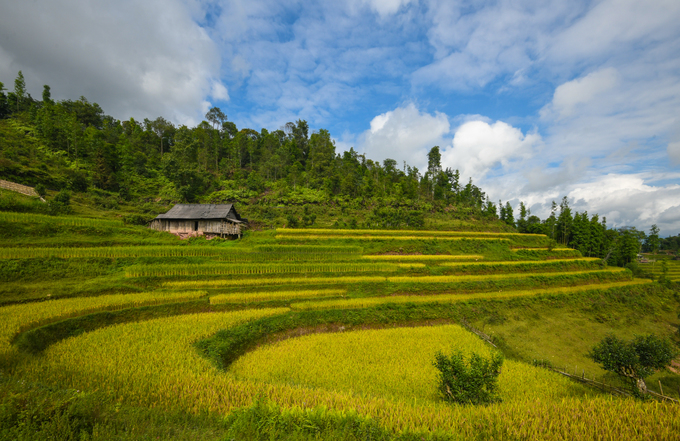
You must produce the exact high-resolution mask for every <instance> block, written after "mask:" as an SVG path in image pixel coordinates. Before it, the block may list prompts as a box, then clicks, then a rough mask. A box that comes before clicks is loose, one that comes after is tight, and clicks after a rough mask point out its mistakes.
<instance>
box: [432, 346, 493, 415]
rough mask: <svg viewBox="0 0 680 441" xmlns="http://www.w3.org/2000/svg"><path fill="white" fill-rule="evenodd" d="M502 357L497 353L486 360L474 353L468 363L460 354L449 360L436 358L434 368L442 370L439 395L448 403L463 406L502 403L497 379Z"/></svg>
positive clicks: (447, 358) (448, 358)
mask: <svg viewBox="0 0 680 441" xmlns="http://www.w3.org/2000/svg"><path fill="white" fill-rule="evenodd" d="M502 365H503V355H501V354H499V353H496V354H494V355H493V356H491V358H484V357H482V356H481V355H479V354H476V353H472V354H471V355H470V357H469V359H468V360H466V359H465V356H464V355H463V353H462V352H461V351H455V352H454V353H453V354H451V356H450V357H447V356H446V355H444V354H443V353H441V352H438V353H437V354H436V355H435V362H434V366H435V367H436V368H437V369H438V370H439V387H438V389H439V393H440V394H441V396H442V398H443V399H444V400H445V401H449V402H452V403H461V404H486V403H493V402H495V401H500V397H499V396H498V376H499V375H500V373H501V366H502Z"/></svg>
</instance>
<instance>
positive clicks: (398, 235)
mask: <svg viewBox="0 0 680 441" xmlns="http://www.w3.org/2000/svg"><path fill="white" fill-rule="evenodd" d="M6 217H7V218H8V219H16V220H12V221H13V222H23V221H26V219H29V218H24V217H21V216H15V217H12V216H6ZM30 219H32V221H36V222H37V221H40V219H39V218H30ZM64 222H66V220H65V221H64ZM73 222H81V223H82V225H88V224H87V222H88V221H87V220H82V221H77V220H76V221H73ZM272 237H273V236H272V235H270V236H268V237H267V239H266V240H267V242H265V243H264V244H263V243H251V244H248V243H247V242H246V243H244V244H241V243H236V244H234V243H228V244H225V246H205V245H204V246H195V245H192V246H187V245H184V244H182V245H180V246H168V245H163V246H145V247H90V248H57V247H40V248H20V247H7V248H4V249H3V248H0V259H5V260H6V261H10V260H11V261H16V262H19V263H21V262H22V259H24V260H35V259H36V258H57V259H82V260H83V262H84V263H83V265H87V263H86V258H109V259H112V260H113V261H115V260H116V259H118V258H125V259H127V260H125V261H124V262H123V263H121V264H120V267H117V266H114V267H113V269H111V270H110V274H107V275H106V277H108V278H109V279H110V280H113V281H114V282H115V283H117V284H119V285H115V284H114V286H124V287H125V288H126V289H130V287H131V286H150V287H151V289H149V290H148V291H147V292H142V293H127V294H126V293H122V292H121V293H114V294H111V293H108V294H104V295H94V296H90V297H76V298H68V299H56V300H46V301H41V302H34V303H25V304H16V305H8V306H3V307H0V356H2V357H3V360H4V361H3V362H2V363H1V364H2V366H4V367H6V368H7V367H8V366H9V369H10V370H11V372H12V374H14V375H17V376H20V377H21V378H25V379H26V380H28V381H40V382H42V383H44V384H47V385H50V386H54V387H62V388H74V389H78V390H95V389H96V390H99V391H101V392H102V393H105V394H106V395H108V396H111V397H113V398H114V399H116V400H119V401H120V402H124V403H126V404H129V405H132V406H146V407H155V408H160V409H167V410H171V411H183V412H190V413H195V414H201V413H205V412H213V413H217V414H220V415H224V414H226V413H228V412H231V411H233V410H234V409H237V408H239V407H242V406H247V405H249V404H250V403H251V402H252V401H253V399H254V398H255V397H257V396H265V397H267V398H268V399H270V400H272V401H273V402H275V403H278V404H279V405H282V406H284V407H296V406H297V407H300V408H316V407H319V406H325V407H327V408H331V409H334V410H338V411H351V410H353V411H356V412H358V413H359V414H361V415H366V416H369V417H371V418H375V419H376V420H377V421H379V422H380V424H381V425H382V426H384V427H386V428H388V429H389V430H392V431H395V432H400V431H413V432H417V433H422V434H424V435H423V436H427V435H428V434H432V433H439V432H446V433H448V434H449V435H451V436H453V437H454V438H456V437H458V438H460V439H484V437H486V438H488V439H506V438H507V439H630V438H631V437H635V436H637V435H638V434H640V433H649V434H654V436H653V437H652V438H657V439H673V438H672V437H673V436H675V435H677V433H678V432H679V431H680V411H679V410H678V409H680V406H672V405H669V404H663V403H652V402H647V403H642V402H637V401H632V400H620V399H614V398H612V397H610V396H606V395H603V394H602V393H600V392H598V391H595V390H593V389H588V388H586V387H585V386H583V385H581V384H579V383H575V382H572V381H570V380H568V379H567V378H565V377H563V376H560V375H558V374H556V373H553V372H550V371H548V370H545V369H539V368H537V367H533V366H531V365H529V364H526V363H522V362H520V361H514V360H506V361H505V364H504V367H503V370H502V376H501V381H500V385H501V396H502V398H503V402H502V403H497V404H493V405H491V406H487V407H474V406H451V405H449V404H445V403H443V402H442V400H441V399H440V397H438V396H437V393H436V387H434V383H435V382H436V372H435V369H434V367H433V365H432V360H433V359H434V354H435V353H436V352H437V351H444V352H448V351H451V350H453V349H460V350H464V351H474V352H477V353H482V354H489V353H491V351H492V349H491V348H490V347H489V346H488V345H487V344H485V343H483V342H482V341H481V340H480V339H478V338H477V337H476V336H474V335H473V334H471V333H470V332H468V331H466V330H465V329H463V328H461V327H460V326H458V325H456V324H451V323H450V321H451V317H452V316H447V317H446V320H444V319H443V318H442V320H441V321H437V317H435V318H434V319H433V320H434V322H436V323H437V324H438V326H423V327H413V323H393V322H389V320H388V318H387V316H386V315H385V316H384V317H383V316H382V315H381V314H382V312H381V311H388V310H389V308H395V309H398V308H399V305H402V306H404V307H405V308H406V307H408V308H413V309H418V308H419V307H425V306H427V307H431V306H432V305H440V306H441V305H455V304H457V303H458V304H462V302H472V303H471V304H474V305H478V306H480V305H481V306H483V305H484V303H483V302H480V301H482V300H483V301H488V302H503V301H504V300H507V299H515V298H519V297H525V298H531V297H535V296H545V297H548V298H550V296H553V297H552V298H555V299H564V298H565V297H568V296H570V295H577V294H579V293H583V292H586V291H591V290H592V291H597V290H616V289H619V288H630V287H636V286H643V285H645V284H647V283H649V281H648V280H637V279H633V277H632V273H631V272H630V271H628V270H626V269H622V268H612V267H603V266H601V265H600V264H599V261H598V260H597V259H587V258H583V257H581V256H580V255H578V252H574V251H573V250H562V251H557V250H552V251H549V250H547V248H546V249H526V250H519V251H517V250H512V249H511V245H513V244H516V243H518V242H522V241H525V242H534V243H538V244H539V245H540V243H541V241H544V242H545V241H547V240H546V238H545V237H543V236H529V237H525V236H522V235H517V234H513V233H479V232H473V233H465V232H440V231H401V230H400V231H389V230H318V229H317V230H313V229H307V230H289V229H283V230H278V231H277V234H276V236H275V239H273V238H272ZM344 239H352V240H354V241H363V240H367V241H372V240H385V241H390V240H396V241H405V242H408V241H417V240H430V239H436V240H437V241H440V240H441V241H470V242H471V243H475V241H480V242H483V241H495V244H494V247H496V248H493V250H492V251H486V250H488V248H484V247H478V246H477V245H473V246H471V247H470V248H469V252H455V251H456V249H461V248H452V249H453V252H451V254H422V251H418V254H416V253H409V252H408V250H407V252H404V251H402V250H401V246H402V245H395V247H394V249H389V250H386V251H385V252H381V253H380V252H375V249H377V248H373V251H372V252H369V253H366V252H365V251H364V249H363V247H362V246H356V243H354V244H352V246H347V245H345V244H346V243H347V242H343V241H342V240H344ZM334 240H340V241H338V242H333V241H334ZM291 241H296V242H295V243H291ZM320 241H322V242H320ZM320 243H321V245H320ZM425 249H427V248H425ZM480 250H481V251H480ZM447 252H449V251H447ZM499 256H500V257H499ZM525 256H526V257H525ZM503 257H505V260H503ZM138 258H142V259H139V260H137V259H138ZM144 259H147V260H144ZM517 259H521V260H517ZM116 265H117V264H116ZM669 274H671V273H670V272H669ZM673 274H674V273H673ZM109 279H107V280H109ZM388 294H389V295H388ZM189 302H194V303H197V304H200V305H201V308H202V309H201V311H204V312H201V313H193V312H192V313H190V314H189V313H185V314H182V315H173V316H168V317H162V318H153V319H143V320H140V321H137V322H132V323H119V324H115V325H110V326H108V325H107V326H104V327H101V328H100V329H96V330H94V331H91V332H86V333H83V334H81V335H77V336H74V337H72V338H64V339H62V340H61V341H58V342H57V343H55V344H52V345H51V346H49V347H48V348H47V349H46V350H45V351H44V352H43V353H42V354H41V355H40V356H37V357H35V356H30V355H27V354H24V353H20V352H19V350H18V349H17V347H16V346H14V345H12V342H13V341H14V339H15V337H16V336H17V335H18V334H20V333H23V332H31V330H33V329H35V328H37V327H40V326H43V327H44V328H42V329H43V330H45V329H46V330H49V329H50V326H52V325H54V324H56V323H57V322H60V321H64V320H69V319H70V318H75V317H81V316H84V315H87V314H93V313H100V312H102V311H117V310H122V309H126V308H140V307H142V306H146V307H148V306H155V305H165V304H168V303H173V304H175V303H177V304H190V303H189ZM266 302H272V303H266ZM474 302H478V303H474ZM272 306H275V308H274V307H272ZM481 306H480V307H481ZM381 308H383V309H381ZM372 310H374V311H377V312H376V314H377V316H378V317H380V320H383V319H384V322H382V321H379V322H378V323H379V324H380V325H386V326H387V325H389V326H391V327H395V328H394V329H365V330H361V331H352V332H337V333H333V334H329V333H321V334H314V335H307V336H303V337H300V335H301V334H304V333H306V332H311V331H310V329H311V330H314V326H319V327H324V326H335V325H337V326H336V327H335V328H333V330H336V331H342V330H343V329H344V327H340V326H339V324H338V323H336V322H334V321H333V320H336V321H337V320H338V317H340V318H341V319H342V320H348V321H351V320H355V321H356V323H355V324H357V326H361V323H362V322H361V321H360V317H363V316H361V313H362V312H364V311H372ZM442 310H444V309H442ZM327 313H328V314H330V313H334V314H335V315H332V314H331V315H324V314H327ZM296 317H297V318H299V319H300V320H302V319H304V318H305V317H306V319H308V320H312V319H314V320H317V321H316V322H313V321H311V322H310V323H311V324H309V325H308V327H307V328H300V329H298V326H301V325H298V324H297V323H296V322H291V320H294V319H295V318H296ZM331 318H332V319H331ZM373 324H374V325H375V323H373ZM418 324H423V323H418ZM426 324H429V322H428V323H426ZM251 325H252V327H253V328H252V329H251V328H248V326H251ZM404 325H409V327H406V326H404ZM268 326H269V327H270V328H271V329H273V330H274V331H271V332H272V333H273V334H274V335H269V334H266V333H265V334H262V335H261V334H259V333H262V332H265V331H264V330H267V329H270V328H268ZM244 329H245V330H244ZM324 329H325V328H324ZM268 332H269V331H268ZM249 333H250V334H249ZM277 333H278V334H277ZM244 335H245V336H249V337H248V338H251V340H247V341H245V340H244V341H243V342H241V343H238V342H239V341H240V340H238V338H245V337H243V336H244ZM219 336H223V337H224V338H225V340H224V341H223V342H222V343H223V344H225V345H226V344H232V343H234V342H236V343H234V344H235V345H236V346H234V347H235V348H236V349H237V350H238V351H240V352H238V354H242V355H241V356H240V357H238V358H236V361H235V362H234V363H232V364H230V365H227V366H221V367H226V368H227V369H226V370H223V369H221V368H220V366H218V365H216V364H215V363H214V359H213V361H211V359H210V358H209V357H211V356H213V355H214V354H215V353H217V352H219V350H220V348H219V345H218V346H216V347H211V350H210V351H208V350H205V349H204V347H203V346H201V344H202V343H204V342H205V341H207V340H205V339H206V338H208V337H211V338H212V337H219ZM268 338H272V340H271V341H278V340H281V341H278V342H276V343H274V344H265V343H267V342H268V341H269V340H268ZM239 345H240V346H239ZM249 345H250V346H249ZM254 348H257V349H255V350H252V351H250V350H249V349H254ZM211 354H213V355H211ZM238 354H237V355H238ZM234 357H236V356H235V355H234ZM622 418H623V419H624V420H625V421H626V424H620V421H621V419H622ZM485 430H490V432H488V433H487V432H484V431H485ZM480 436H481V437H482V438H480Z"/></svg>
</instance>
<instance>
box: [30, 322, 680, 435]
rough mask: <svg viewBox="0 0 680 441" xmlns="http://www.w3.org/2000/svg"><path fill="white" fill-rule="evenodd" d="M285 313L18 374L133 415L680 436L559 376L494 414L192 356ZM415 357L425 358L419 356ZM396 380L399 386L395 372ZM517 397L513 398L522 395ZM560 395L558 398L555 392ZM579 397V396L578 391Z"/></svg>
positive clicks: (672, 411)
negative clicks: (273, 408) (259, 410)
mask: <svg viewBox="0 0 680 441" xmlns="http://www.w3.org/2000/svg"><path fill="white" fill-rule="evenodd" d="M283 311H285V309H278V310H258V311H245V312H229V313H208V314H199V315H188V316H177V317H167V318H162V319H156V320H150V321H147V322H139V323H128V324H122V325H116V326H111V327H107V328H102V329H99V330H96V331H93V332H90V333H87V334H84V335H81V336H78V337H76V338H71V339H67V340H64V341H61V342H59V343H57V344H56V345H53V346H51V347H50V348H49V349H48V350H47V351H46V353H45V354H44V356H43V357H40V358H39V359H35V360H32V362H31V363H28V364H24V365H22V366H21V367H20V368H19V369H17V370H18V371H20V372H19V373H20V374H21V375H23V376H24V377H25V378H27V379H29V380H31V379H33V380H35V381H40V382H41V383H43V384H45V383H50V384H55V385H59V387H62V388H63V387H73V388H77V389H80V390H83V389H85V390H93V389H97V390H100V391H102V392H104V393H107V394H109V395H110V396H112V397H113V398H116V399H119V400H121V401H122V402H125V403H128V404H133V405H141V406H152V407H161V408H165V409H181V410H185V411H190V412H194V413H202V412H217V413H220V414H225V413H226V412H229V411H230V410H232V409H234V408H236V407H240V406H245V405H248V404H250V403H251V401H252V400H253V399H254V397H256V396H258V395H262V396H265V397H267V398H268V399H271V400H272V401H274V402H275V403H278V404H279V405H282V406H284V407H294V406H297V407H308V408H313V407H317V406H325V407H327V408H333V409H336V410H338V411H349V410H352V409H356V410H357V411H358V412H359V413H360V414H363V415H368V416H370V417H373V418H375V419H376V420H377V421H378V422H379V423H380V424H382V425H384V426H385V427H387V428H389V429H392V430H395V431H400V430H416V431H425V432H432V431H446V432H448V433H450V434H451V435H452V436H454V437H456V438H462V439H480V437H482V438H481V439H545V440H565V439H569V440H572V439H582V440H590V439H635V438H639V436H640V434H650V435H651V436H650V438H652V439H663V440H675V439H677V433H678V432H679V431H680V406H675V405H672V404H664V403H657V402H640V401H636V400H632V399H626V400H621V399H614V398H611V397H595V398H587V399H586V398H582V397H566V398H561V399H559V398H553V399H551V398H550V396H551V394H553V393H555V394H556V395H557V396H560V395H561V394H562V395H563V394H564V393H565V391H566V389H565V387H569V386H566V385H563V384H561V383H560V380H554V377H552V376H550V377H549V380H548V381H547V383H545V382H543V380H541V378H544V377H543V376H544V374H543V373H542V372H537V371H535V370H529V371H526V372H520V373H518V374H517V375H523V376H524V377H523V378H527V379H531V376H532V374H534V373H535V375H536V378H537V381H538V382H537V383H534V384H538V385H542V384H548V386H546V387H545V388H543V389H542V388H541V387H538V388H537V389H538V390H534V391H528V392H527V393H528V394H542V398H531V396H532V395H528V396H527V397H525V398H522V397H521V396H520V394H515V397H513V398H512V399H510V400H508V401H506V402H504V403H499V404H493V405H490V406H483V407H477V406H450V405H446V404H443V403H440V402H432V401H424V402H409V401H408V400H407V399H398V398H397V399H389V398H384V397H379V398H378V397H371V396H359V394H356V393H352V392H348V391H339V390H335V391H333V390H327V389H312V388H309V387H304V386H299V385H295V386H292V385H286V384H280V383H279V384H276V383H265V382H261V381H259V382H258V381H253V380H251V379H241V380H239V379H237V378H235V377H234V376H233V375H232V374H230V373H228V372H227V373H224V372H221V371H219V370H218V369H216V368H215V367H213V366H212V365H211V364H210V363H209V362H208V361H207V360H206V359H204V358H203V357H201V356H200V355H199V354H198V353H197V352H196V351H195V349H194V348H193V347H192V343H193V342H194V341H196V340H197V339H200V338H202V337H203V336H206V335H211V334H212V333H214V332H216V331H217V330H219V329H225V328H228V327H230V326H233V325H235V324H237V323H240V322H242V321H244V320H248V319H254V318H256V317H262V316H265V315H271V314H278V313H281V312H283ZM328 349H333V348H324V351H322V352H323V353H326V352H329V355H328V356H329V357H330V358H333V357H337V356H336V355H333V351H332V350H331V351H328ZM443 349H444V350H445V351H447V350H449V349H451V347H450V346H448V345H445V346H444V347H443ZM357 350H359V351H360V350H361V348H357ZM412 356H414V357H419V355H418V350H415V351H413V354H412ZM343 361H344V363H343V364H344V365H350V364H351V362H349V361H348V360H343ZM306 368H307V366H305V369H306ZM391 375H393V377H392V378H393V379H394V380H396V381H401V379H400V378H399V372H398V371H397V370H396V369H393V370H392V373H391ZM325 376H326V377H327V376H328V373H326V374H325ZM401 387H403V386H401ZM517 387H518V389H516V390H515V392H519V391H521V390H522V387H524V386H522V384H519V385H518V386H517ZM552 387H555V388H556V389H557V391H556V392H552V391H551V388H552ZM573 387H574V388H575V390H576V391H577V394H578V393H581V392H578V391H579V390H580V387H579V386H578V385H573ZM512 391H513V390H512V389H507V388H506V392H512ZM534 396H535V395H534Z"/></svg>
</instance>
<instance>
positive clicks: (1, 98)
mask: <svg viewBox="0 0 680 441" xmlns="http://www.w3.org/2000/svg"><path fill="white" fill-rule="evenodd" d="M5 90H7V89H5V85H4V84H3V83H2V82H0V119H2V118H5V117H6V116H8V115H9V103H8V102H7V95H5V92H4V91H5Z"/></svg>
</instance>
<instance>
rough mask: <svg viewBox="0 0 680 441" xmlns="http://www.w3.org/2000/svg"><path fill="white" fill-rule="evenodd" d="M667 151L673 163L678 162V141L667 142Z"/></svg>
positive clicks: (679, 145) (679, 161) (679, 157)
mask: <svg viewBox="0 0 680 441" xmlns="http://www.w3.org/2000/svg"><path fill="white" fill-rule="evenodd" d="M667 151H668V157H669V158H670V160H671V162H672V163H673V165H678V164H680V142H669V143H668V147H667Z"/></svg>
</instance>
